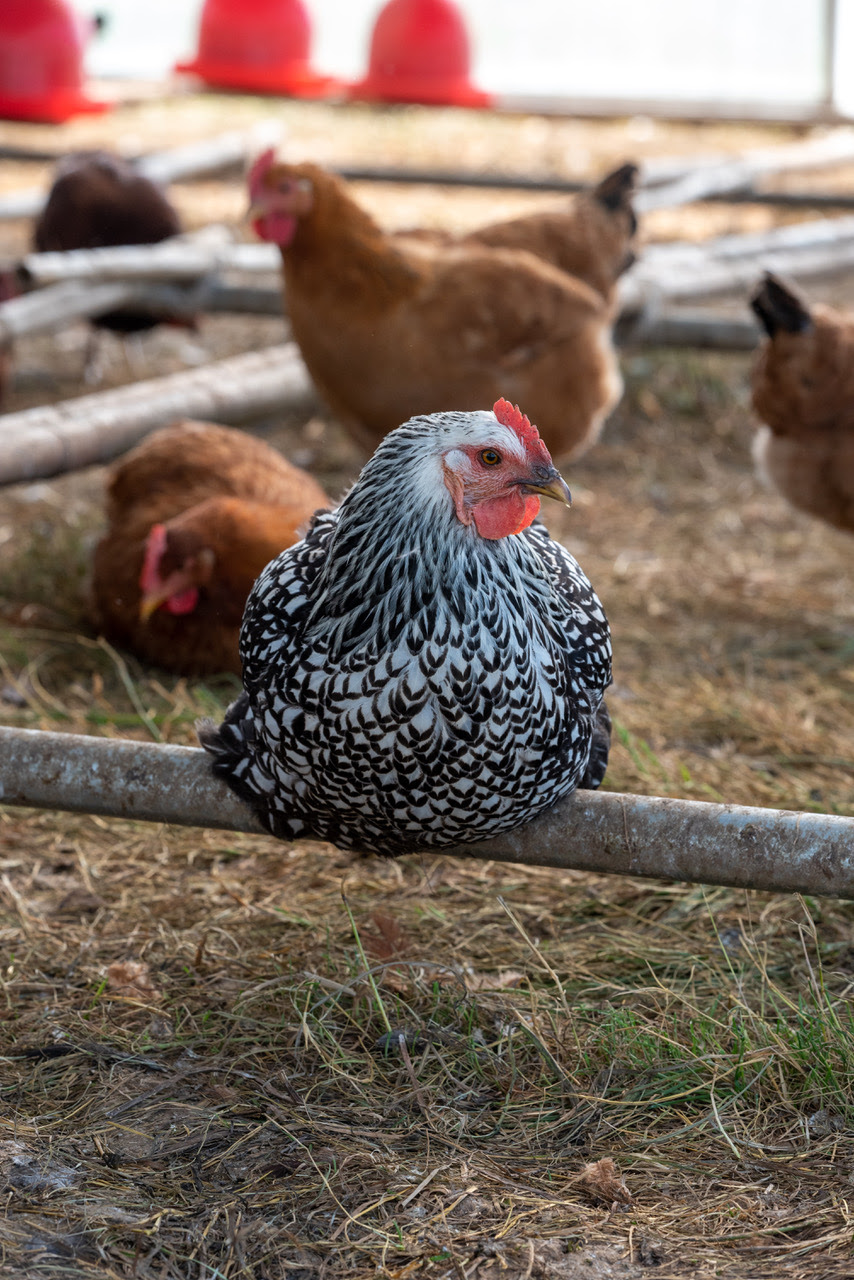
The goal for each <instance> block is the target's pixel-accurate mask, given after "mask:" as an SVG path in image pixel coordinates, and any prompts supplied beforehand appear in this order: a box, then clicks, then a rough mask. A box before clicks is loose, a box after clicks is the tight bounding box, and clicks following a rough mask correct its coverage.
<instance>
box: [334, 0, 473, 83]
mask: <svg viewBox="0 0 854 1280" xmlns="http://www.w3.org/2000/svg"><path fill="white" fill-rule="evenodd" d="M470 61H471V59H470V53H469V38H468V32H467V31H466V27H465V23H464V21H463V18H462V15H461V14H460V12H459V10H458V9H457V7H456V5H455V4H453V3H451V0H390V3H389V4H387V5H386V6H385V8H384V9H383V10H382V12H381V13H380V15H379V17H378V18H377V21H376V24H375V26H374V31H373V35H372V36H371V54H370V60H369V63H368V74H367V76H366V77H365V79H364V80H360V81H359V83H358V84H354V85H351V86H350V97H351V98H359V99H361V100H363V101H367V102H420V103H425V104H426V105H427V106H456V107H488V106H489V105H490V103H491V102H492V97H491V95H490V94H488V93H484V92H483V91H482V90H480V89H476V88H475V87H474V85H473V84H472V83H471V81H470V79H469V66H470Z"/></svg>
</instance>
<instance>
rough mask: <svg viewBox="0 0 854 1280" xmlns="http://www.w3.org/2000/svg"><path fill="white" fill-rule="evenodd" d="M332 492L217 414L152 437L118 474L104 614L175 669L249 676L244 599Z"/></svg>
mask: <svg viewBox="0 0 854 1280" xmlns="http://www.w3.org/2000/svg"><path fill="white" fill-rule="evenodd" d="M327 506H329V499H328V498H327V497H326V494H325V493H324V492H323V490H322V489H321V488H320V486H319V485H318V484H317V482H316V481H315V480H314V479H312V477H311V476H310V475H308V474H307V472H305V471H302V470H300V468H299V467H294V466H292V465H291V463H289V462H288V461H287V460H286V459H285V458H283V457H282V456H281V455H280V454H278V453H276V451H275V450H274V449H271V448H270V446H269V445H267V444H264V442H263V441H261V440H257V439H256V438H255V437H254V436H250V435H247V434H245V433H244V432H242V431H235V430H231V429H230V428H228V427H220V426H214V425H213V424H211V423H207V422H179V423H176V424H175V425H174V426H171V427H164V428H163V429H162V430H161V431H156V432H154V433H153V434H152V435H150V436H148V437H147V439H145V440H144V441H143V442H142V444H140V445H138V446H137V448H136V449H134V450H132V451H131V452H130V453H129V454H127V456H126V457H124V458H123V459H122V460H121V462H119V463H118V465H117V466H115V467H114V468H113V470H112V472H111V475H110V479H109V482H108V489H107V520H108V529H107V532H106V533H105V534H104V536H103V538H102V539H101V541H100V542H99V544H98V546H97V548H96V549H95V563H94V574H93V583H92V597H93V619H94V621H95V624H96V626H97V627H98V628H99V629H100V630H101V631H102V632H103V634H104V635H105V636H106V637H107V639H108V640H111V641H112V642H113V643H114V644H117V645H119V646H121V647H122V648H126V649H130V650H132V651H133V652H134V653H136V654H137V655H138V656H139V657H141V658H144V659H145V660H146V661H147V662H153V663H156V664H157V665H158V666H161V667H165V668H167V669H168V670H170V671H177V672H180V673H182V674H186V675H200V674H205V673H210V672H216V671H234V672H237V673H238V674H239V673H240V660H239V657H238V652H237V641H238V635H239V631H240V622H241V619H242V617H243V607H244V605H245V604H246V598H247V596H248V595H249V592H250V590H251V588H252V585H253V583H254V582H255V579H256V578H257V576H258V574H259V573H260V572H261V570H262V569H263V568H264V566H265V565H266V564H267V563H268V562H269V561H270V560H272V559H273V557H274V556H277V555H278V554H279V552H280V551H283V550H284V549H285V548H286V547H289V546H291V545H292V544H293V543H294V542H296V541H297V540H298V538H299V537H300V534H301V530H302V529H303V527H304V526H306V525H307V524H308V521H309V519H310V517H311V516H312V514H313V513H314V512H315V511H316V510H317V509H318V508H319V507H327Z"/></svg>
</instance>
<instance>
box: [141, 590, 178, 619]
mask: <svg viewBox="0 0 854 1280" xmlns="http://www.w3.org/2000/svg"><path fill="white" fill-rule="evenodd" d="M170 594H171V592H169V591H152V592H151V593H150V594H149V595H145V596H143V597H142V599H141V600H140V602H139V620H140V622H148V620H149V618H150V617H151V616H152V614H155V613H156V612H157V610H158V609H159V608H160V606H161V605H162V604H165V603H166V601H167V600H168V599H169V596H170Z"/></svg>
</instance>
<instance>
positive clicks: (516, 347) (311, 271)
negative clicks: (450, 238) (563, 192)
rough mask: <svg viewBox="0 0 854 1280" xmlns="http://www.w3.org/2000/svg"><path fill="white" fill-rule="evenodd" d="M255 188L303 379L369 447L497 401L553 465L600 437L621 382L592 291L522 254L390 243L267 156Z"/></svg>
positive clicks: (320, 182) (318, 183) (319, 182)
mask: <svg viewBox="0 0 854 1280" xmlns="http://www.w3.org/2000/svg"><path fill="white" fill-rule="evenodd" d="M249 187H250V195H251V199H252V216H253V218H254V226H255V229H256V231H257V233H258V235H259V236H261V238H262V239H265V240H271V241H273V242H275V243H276V244H278V245H279V247H280V249H281V253H282V261H283V264H284V280H285V293H286V297H287V308H288V314H289V317H290V320H291V325H292V328H293V333H294V337H295V338H296V340H297V342H298V343H299V346H300V349H301V351H302V354H303V357H304V359H305V362H306V365H307V366H308V369H309V372H310V373H311V376H312V378H313V379H314V381H315V383H316V385H317V387H318V390H319V391H320V392H321V394H322V395H323V396H324V397H325V399H326V400H327V402H328V403H329V405H330V407H331V408H332V409H333V410H334V411H335V412H336V413H337V414H338V415H339V416H340V417H341V419H342V421H343V422H344V424H345V425H346V426H347V427H348V428H349V429H350V430H351V431H352V433H353V434H354V435H355V436H356V437H357V439H359V440H360V442H361V443H362V444H363V445H364V446H365V447H366V448H373V447H375V446H376V444H377V443H378V441H379V440H380V439H381V438H382V437H383V436H384V435H385V434H386V433H387V432H389V431H391V430H393V429H394V428H395V427H397V426H399V425H400V424H401V423H402V422H405V421H406V420H407V419H408V418H411V417H412V416H413V415H416V414H424V413H435V412H439V411H441V410H466V409H479V408H483V407H484V406H485V405H490V404H493V403H494V402H495V401H496V400H497V399H500V398H501V397H502V396H506V397H507V398H508V399H509V400H512V401H514V402H518V403H520V404H524V405H525V408H526V411H528V412H529V413H530V416H531V418H532V419H534V420H535V421H536V422H537V423H538V425H539V428H540V431H541V433H542V436H543V439H544V440H545V442H546V445H547V446H548V448H549V449H550V451H551V452H552V454H554V455H556V456H558V457H559V456H565V455H567V454H578V453H580V452H582V450H584V449H585V448H587V447H589V445H591V444H592V443H593V441H594V440H595V439H596V437H597V436H598V434H599V431H600V429H601V426H602V423H603V421H604V418H605V416H606V415H607V413H608V412H609V410H610V409H611V408H613V406H614V405H615V404H616V402H617V400H618V399H619V396H620V392H621V389H622V383H621V380H620V375H619V369H618V365H617V360H616V357H615V355H614V351H613V348H612V345H611V332H610V323H611V309H610V306H609V305H608V303H606V302H605V300H604V299H603V297H602V296H601V294H599V293H597V292H596V290H595V289H593V288H591V287H590V285H588V284H585V283H584V282H583V281H581V280H576V279H574V278H572V277H571V276H568V275H567V274H566V273H565V272H564V271H561V270H559V269H558V268H557V267H555V266H552V265H551V264H550V263H548V262H544V261H543V260H542V259H540V258H537V257H536V256H535V255H534V254H533V253H531V252H529V251H527V250H523V249H501V248H491V247H489V246H486V245H481V244H475V243H472V244H459V245H457V244H453V245H447V244H444V243H441V242H439V243H434V242H433V241H431V240H430V239H428V238H423V239H422V238H420V237H414V238H406V237H395V236H393V235H389V234H387V233H386V232H384V231H383V230H382V229H381V228H380V227H379V226H378V225H377V223H376V222H375V221H374V219H373V218H372V217H371V216H370V215H369V214H368V213H367V212H366V211H365V210H364V209H362V208H360V207H359V205H357V204H356V203H355V201H354V200H353V199H352V197H351V196H350V194H349V193H348V191H347V188H346V186H345V185H344V183H343V182H342V181H341V180H340V179H339V178H337V177H335V176H333V175H332V174H330V173H327V172H326V171H325V170H323V169H321V168H319V167H318V166H317V165H313V164H296V165H291V164H277V163H276V162H275V158H274V156H273V153H272V152H271V151H268V152H265V153H264V155H262V156H261V157H260V158H259V159H258V160H257V161H256V163H255V165H254V166H253V168H252V171H251V173H250V177H249Z"/></svg>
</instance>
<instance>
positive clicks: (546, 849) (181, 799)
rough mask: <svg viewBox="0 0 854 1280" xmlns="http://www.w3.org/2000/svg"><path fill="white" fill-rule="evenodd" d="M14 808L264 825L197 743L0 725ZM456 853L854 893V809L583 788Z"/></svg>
mask: <svg viewBox="0 0 854 1280" xmlns="http://www.w3.org/2000/svg"><path fill="white" fill-rule="evenodd" d="M0 799H2V801H3V803H5V804H10V805H25V806H29V807H31V808H41V809H67V810H71V811H72V812H77V813H97V814H102V815H104V816H107V817H117V818H136V819H142V820H144V821H147V822H170V823H177V824H180V825H184V826H202V827H220V828H226V829H229V830H235V831H249V832H259V831H260V830H261V827H260V826H259V824H258V823H257V822H256V820H255V818H254V816H253V814H252V813H250V811H249V810H248V809H247V808H246V806H245V805H243V804H242V803H241V802H240V801H239V800H237V799H236V797H235V796H234V795H233V794H232V792H231V791H229V789H228V788H227V787H226V786H225V784H224V783H222V782H220V781H218V780H217V779H216V778H214V777H213V776H212V774H211V772H210V768H209V764H208V757H207V756H206V755H205V753H204V752H203V751H200V750H198V749H197V748H194V747H169V746H166V747H164V746H157V745H155V744H153V743H144V742H130V741H127V740H116V739H113V738H91V737H86V736H83V735H78V734H63V733H43V732H39V731H37V730H32V729H13V728H3V727H0ZM442 852H444V853H447V854H451V855H453V856H455V857H463V858H481V859H486V860H489V861H495V862H518V863H524V864H527V865H528V866H544V867H560V868H563V869H567V870H568V869H573V870H579V871H597V872H609V873H612V874H617V875H631V876H652V877H655V878H663V879H669V880H691V881H699V882H702V883H706V884H724V885H731V886H733V887H736V888H745V889H765V890H769V891H771V892H776V893H809V894H821V895H824V896H827V897H836V898H854V818H841V817H836V816H834V815H831V814H824V813H791V812H788V811H785V810H779V809H754V808H745V807H742V806H740V805H722V804H703V803H700V802H698V801H694V800H671V799H667V798H662V797H659V796H632V795H620V794H617V793H614V792H607V791H598V792H592V791H582V792H576V793H575V794H574V795H573V796H570V797H569V799H568V800H564V801H562V802H561V803H560V804H557V805H555V806H554V808H553V809H550V810H549V811H548V812H547V813H545V814H543V815H541V816H540V817H539V818H536V819H535V820H534V821H533V822H530V823H529V824H528V825H527V826H525V827H521V828H520V829H519V830H518V831H513V832H510V833H509V834H508V835H503V836H497V837H495V838H493V839H491V840H484V841H482V842H479V843H477V844H468V845H459V846H457V847H456V848H454V849H445V850H442Z"/></svg>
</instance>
